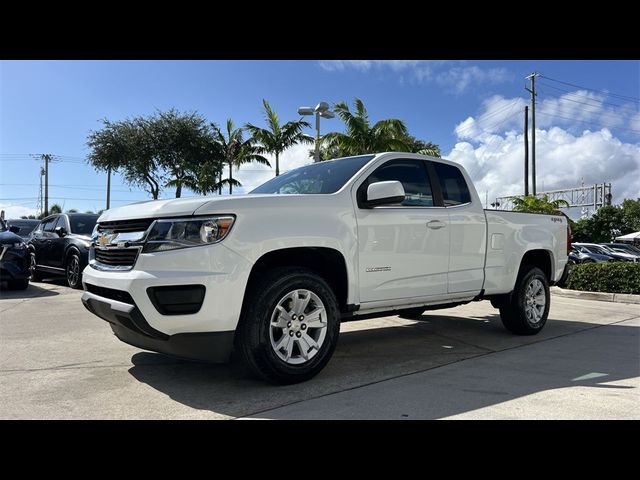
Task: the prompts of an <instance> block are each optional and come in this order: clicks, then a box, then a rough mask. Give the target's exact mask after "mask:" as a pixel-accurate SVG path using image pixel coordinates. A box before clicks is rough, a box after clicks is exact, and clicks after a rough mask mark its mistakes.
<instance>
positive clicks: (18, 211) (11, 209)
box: [0, 204, 37, 219]
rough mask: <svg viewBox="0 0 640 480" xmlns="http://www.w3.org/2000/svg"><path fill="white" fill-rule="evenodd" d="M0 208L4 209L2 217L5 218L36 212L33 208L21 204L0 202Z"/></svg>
mask: <svg viewBox="0 0 640 480" xmlns="http://www.w3.org/2000/svg"><path fill="white" fill-rule="evenodd" d="M0 210H4V218H6V219H9V218H20V217H22V216H29V215H36V214H37V212H36V209H35V208H29V207H25V206H22V205H11V204H0Z"/></svg>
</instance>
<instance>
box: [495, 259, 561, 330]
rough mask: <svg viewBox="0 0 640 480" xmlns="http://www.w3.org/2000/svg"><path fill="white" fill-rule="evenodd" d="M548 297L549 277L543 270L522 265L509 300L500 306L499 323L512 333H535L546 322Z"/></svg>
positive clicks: (548, 304)
mask: <svg viewBox="0 0 640 480" xmlns="http://www.w3.org/2000/svg"><path fill="white" fill-rule="evenodd" d="M550 300H551V298H550V295H549V280H548V279H547V277H546V275H545V274H544V272H543V271H542V270H540V269H539V268H537V267H532V266H524V267H523V268H522V270H521V271H520V273H519V274H518V279H517V280H516V286H515V288H514V290H513V292H512V293H511V298H510V300H509V301H508V302H505V303H504V304H503V305H502V306H501V307H500V318H501V319H502V324H503V325H504V326H505V328H506V329H507V330H509V331H510V332H512V333H516V334H518V335H535V334H537V333H539V332H540V331H541V330H542V328H543V327H544V325H545V323H546V322H547V316H548V315H549V306H550Z"/></svg>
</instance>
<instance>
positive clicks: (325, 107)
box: [315, 102, 329, 113]
mask: <svg viewBox="0 0 640 480" xmlns="http://www.w3.org/2000/svg"><path fill="white" fill-rule="evenodd" d="M327 110H329V104H328V103H327V102H320V103H319V104H318V105H316V108H315V111H316V112H320V113H322V112H326V111H327Z"/></svg>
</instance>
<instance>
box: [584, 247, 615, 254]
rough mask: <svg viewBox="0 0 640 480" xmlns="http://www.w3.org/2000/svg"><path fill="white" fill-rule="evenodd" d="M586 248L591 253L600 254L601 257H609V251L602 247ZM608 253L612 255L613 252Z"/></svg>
mask: <svg viewBox="0 0 640 480" xmlns="http://www.w3.org/2000/svg"><path fill="white" fill-rule="evenodd" d="M585 248H586V249H587V250H588V251H590V252H591V253H599V254H600V255H607V251H606V250H605V249H603V248H602V247H600V246H595V245H589V246H588V247H585ZM608 253H611V252H608Z"/></svg>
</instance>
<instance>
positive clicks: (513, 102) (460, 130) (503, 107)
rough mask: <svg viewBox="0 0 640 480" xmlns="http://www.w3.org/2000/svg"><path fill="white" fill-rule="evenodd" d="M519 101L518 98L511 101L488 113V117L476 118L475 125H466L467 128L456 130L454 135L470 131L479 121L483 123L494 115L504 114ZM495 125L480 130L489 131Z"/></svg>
mask: <svg viewBox="0 0 640 480" xmlns="http://www.w3.org/2000/svg"><path fill="white" fill-rule="evenodd" d="M519 100H520V98H515V99H513V100H512V101H511V102H510V103H507V104H506V105H503V106H502V107H500V108H498V109H497V110H494V111H493V112H491V113H490V114H488V115H480V116H479V117H478V119H477V120H476V123H472V124H471V125H468V126H466V127H464V128H461V129H459V130H457V131H456V133H458V134H459V133H460V132H464V131H466V130H468V129H470V128H471V127H474V126H477V122H479V121H481V120H482V121H484V120H486V119H487V118H491V117H493V116H495V115H498V114H499V113H502V112H505V111H506V110H507V109H511V108H513V106H514V105H515V104H516V103H518V101H519ZM503 120H504V119H503ZM503 120H501V121H499V122H497V123H503ZM497 123H495V124H493V125H492V126H487V127H482V129H483V130H487V129H489V128H493V126H495V125H497ZM479 128H480V127H479Z"/></svg>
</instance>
